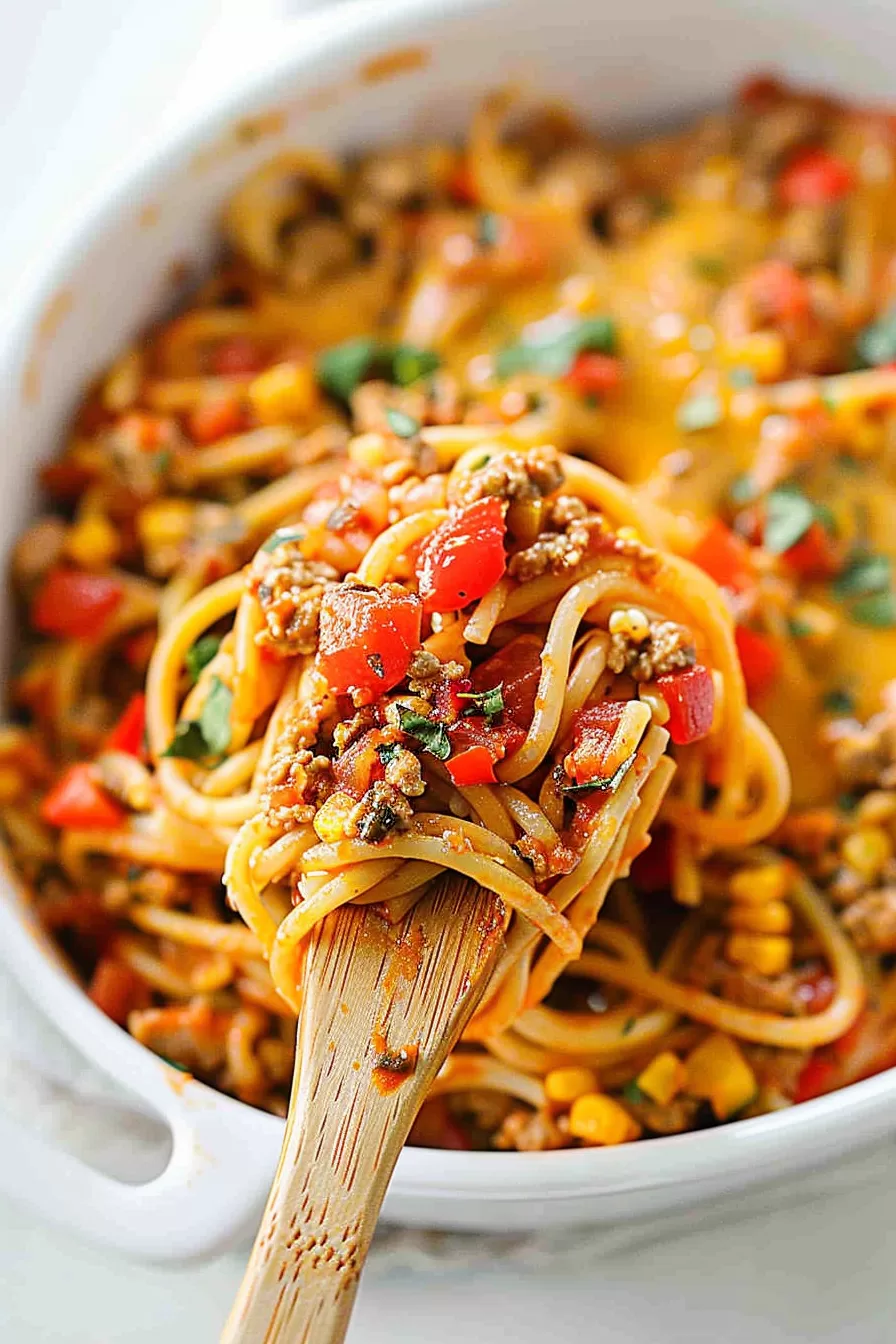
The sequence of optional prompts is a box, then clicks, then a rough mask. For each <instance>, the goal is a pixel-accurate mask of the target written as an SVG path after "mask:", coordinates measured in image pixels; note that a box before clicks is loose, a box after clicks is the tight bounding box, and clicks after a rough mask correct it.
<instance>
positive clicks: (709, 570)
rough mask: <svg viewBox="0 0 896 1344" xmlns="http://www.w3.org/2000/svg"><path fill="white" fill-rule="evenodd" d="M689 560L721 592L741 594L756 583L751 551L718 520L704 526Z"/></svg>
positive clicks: (734, 533)
mask: <svg viewBox="0 0 896 1344" xmlns="http://www.w3.org/2000/svg"><path fill="white" fill-rule="evenodd" d="M690 559H691V561H692V562H693V564H695V565H697V566H698V568H700V569H702V570H703V572H704V573H705V574H708V575H709V577H710V578H711V579H715V581H716V583H717V584H718V585H719V587H720V588H730V589H732V591H733V592H735V593H743V592H746V591H747V590H748V589H750V588H752V587H753V586H754V584H755V583H756V571H755V570H754V568H753V558H752V555H751V552H750V547H749V546H748V545H747V543H746V542H745V541H743V540H742V539H741V538H740V537H739V536H738V535H737V533H736V532H732V531H731V528H730V527H726V526H725V524H724V523H723V522H722V520H721V519H720V518H713V519H712V521H711V522H709V523H707V525H706V528H705V530H704V532H703V535H702V536H701V538H700V540H699V541H698V542H697V545H696V546H695V547H694V549H693V551H692V552H691V555H690Z"/></svg>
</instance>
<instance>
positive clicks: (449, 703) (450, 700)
mask: <svg viewBox="0 0 896 1344" xmlns="http://www.w3.org/2000/svg"><path fill="white" fill-rule="evenodd" d="M495 684H496V685H497V682H496V683H495ZM472 689H473V683H472V681H470V679H469V677H458V678H457V679H456V680H455V681H449V680H448V679H447V678H446V679H445V680H444V681H437V682H436V685H435V689H434V690H433V696H432V707H433V710H434V712H435V717H436V718H437V719H438V720H439V721H440V722H441V723H456V722H457V720H458V719H459V718H461V717H462V715H463V713H464V710H468V709H469V708H470V701H469V700H462V699H461V696H462V695H469V693H470V692H471V691H472Z"/></svg>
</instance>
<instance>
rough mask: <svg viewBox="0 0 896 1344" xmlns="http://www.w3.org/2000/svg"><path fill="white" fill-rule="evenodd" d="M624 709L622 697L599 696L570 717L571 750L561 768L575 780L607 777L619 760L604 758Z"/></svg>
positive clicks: (579, 781) (583, 782)
mask: <svg viewBox="0 0 896 1344" xmlns="http://www.w3.org/2000/svg"><path fill="white" fill-rule="evenodd" d="M624 709H625V701H624V700H603V701H601V703H600V704H599V705H591V706H589V707H588V708H587V709H580V710H579V712H578V713H577V714H576V715H575V717H574V718H573V721H572V751H571V752H570V753H569V755H568V756H567V757H566V758H565V759H564V762H563V768H564V770H566V772H567V774H569V775H571V776H572V778H573V779H574V780H575V781H576V783H577V784H590V783H591V782H592V781H594V780H600V779H608V778H610V776H611V775H612V774H613V773H614V771H615V770H616V769H618V767H619V765H620V764H621V762H615V763H611V764H609V765H608V761H607V758H608V755H609V752H610V747H611V744H612V742H613V738H614V736H615V734H616V729H617V728H618V727H619V720H620V719H621V718H622V713H623V710H624Z"/></svg>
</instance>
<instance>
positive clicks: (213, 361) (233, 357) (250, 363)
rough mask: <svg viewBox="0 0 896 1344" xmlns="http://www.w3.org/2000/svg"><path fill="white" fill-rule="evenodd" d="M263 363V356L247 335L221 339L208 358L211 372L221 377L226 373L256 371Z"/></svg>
mask: <svg viewBox="0 0 896 1344" xmlns="http://www.w3.org/2000/svg"><path fill="white" fill-rule="evenodd" d="M263 364H264V356H263V355H262V353H261V351H260V350H259V349H258V346H257V345H256V344H255V342H254V341H253V340H251V339H250V337H248V336H231V338H230V340H228V341H222V342H221V344H220V345H219V346H217V347H216V349H215V350H214V351H213V352H212V354H211V357H210V359H209V365H210V368H211V372H212V373H217V374H219V375H220V376H221V377H226V376H227V374H239V373H257V372H258V370H259V369H260V368H261V367H262V365H263Z"/></svg>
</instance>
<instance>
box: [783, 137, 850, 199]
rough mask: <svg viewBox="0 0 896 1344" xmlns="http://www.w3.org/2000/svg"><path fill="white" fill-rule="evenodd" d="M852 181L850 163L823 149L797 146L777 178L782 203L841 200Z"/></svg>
mask: <svg viewBox="0 0 896 1344" xmlns="http://www.w3.org/2000/svg"><path fill="white" fill-rule="evenodd" d="M854 185H855V174H854V173H853V170H852V168H850V166H849V164H848V163H846V162H845V161H844V160H843V159H840V158H838V157H837V156H836V154H830V153H829V152H828V151H827V150H826V149H800V150H798V151H797V152H796V154H794V155H793V157H792V158H791V159H790V160H789V162H788V163H787V165H786V166H785V168H784V171H783V172H782V173H781V176H780V177H779V178H778V196H779V197H780V199H781V201H782V203H783V204H784V205H790V206H794V205H828V204H829V203H831V202H833V201H839V200H842V198H843V197H844V196H846V195H847V194H848V193H849V192H850V191H852V189H853V186H854Z"/></svg>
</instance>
